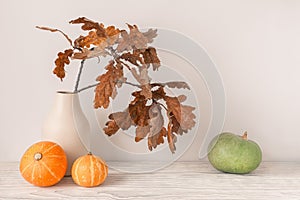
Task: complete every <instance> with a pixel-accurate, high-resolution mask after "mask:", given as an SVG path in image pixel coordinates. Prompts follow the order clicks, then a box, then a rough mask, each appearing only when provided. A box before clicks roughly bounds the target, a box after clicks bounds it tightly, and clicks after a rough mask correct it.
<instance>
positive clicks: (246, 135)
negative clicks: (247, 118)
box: [242, 131, 248, 140]
mask: <svg viewBox="0 0 300 200" xmlns="http://www.w3.org/2000/svg"><path fill="white" fill-rule="evenodd" d="M242 138H243V139H244V140H248V133H247V131H245V133H244V134H243V135H242Z"/></svg>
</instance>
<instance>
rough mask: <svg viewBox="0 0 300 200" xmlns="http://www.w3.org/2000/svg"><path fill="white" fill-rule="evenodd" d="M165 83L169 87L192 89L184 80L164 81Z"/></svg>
mask: <svg viewBox="0 0 300 200" xmlns="http://www.w3.org/2000/svg"><path fill="white" fill-rule="evenodd" d="M163 85H166V86H168V87H169V88H178V89H188V90H190V86H189V85H188V84H187V83H186V82H183V81H172V82H167V83H164V84H163Z"/></svg>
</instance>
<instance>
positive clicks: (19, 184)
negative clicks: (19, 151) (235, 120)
mask: <svg viewBox="0 0 300 200" xmlns="http://www.w3.org/2000/svg"><path fill="white" fill-rule="evenodd" d="M119 164H120V165H121V164H122V163H119ZM123 164H127V165H128V166H130V163H123ZM0 199H5V200H7V199H57V200H58V199H101V200H103V199H120V200H123V199H131V200H140V199H151V200H154V199H157V200H161V199H162V200H163V199H166V200H173V199H181V200H182V199H197V200H198V199H222V200H226V199H230V200H234V199H253V200H254V199H255V200H260V199H270V200H271V199H272V200H277V199H284V200H293V199H295V200H296V199H297V200H299V199H300V163H276V162H265V163H262V164H261V165H260V167H259V168H258V169H257V170H256V171H254V172H253V173H251V174H248V175H234V174H225V173H221V172H218V171H216V170H214V169H213V168H212V167H211V166H210V165H209V163H207V162H175V163H174V164H172V165H171V166H169V167H167V168H164V169H162V170H159V171H157V172H154V173H146V174H129V173H122V172H118V171H115V170H112V169H110V170H109V176H108V178H107V179H106V181H105V183H104V184H103V185H101V186H99V187H94V188H83V187H79V186H77V185H75V184H74V183H73V181H72V179H71V177H65V178H64V179H63V180H62V181H61V182H60V183H58V184H57V185H55V186H52V187H47V188H41V187H35V186H32V185H30V184H29V183H27V182H26V181H25V180H24V179H23V178H22V177H21V175H20V173H19V170H18V163H0Z"/></svg>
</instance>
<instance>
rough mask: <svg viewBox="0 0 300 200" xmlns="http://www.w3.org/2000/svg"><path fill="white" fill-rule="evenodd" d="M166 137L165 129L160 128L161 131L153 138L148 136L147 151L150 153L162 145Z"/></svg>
mask: <svg viewBox="0 0 300 200" xmlns="http://www.w3.org/2000/svg"><path fill="white" fill-rule="evenodd" d="M166 136H167V130H166V128H165V127H162V129H161V131H160V132H159V133H158V134H155V135H153V136H148V149H149V150H150V151H152V150H153V149H155V148H156V147H157V146H158V145H160V144H163V143H164V137H166Z"/></svg>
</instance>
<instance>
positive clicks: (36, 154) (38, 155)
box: [34, 152, 43, 161]
mask: <svg viewBox="0 0 300 200" xmlns="http://www.w3.org/2000/svg"><path fill="white" fill-rule="evenodd" d="M42 158H43V154H41V153H40V152H37V153H35V154H34V159H35V160H36V161H39V160H41V159H42Z"/></svg>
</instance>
